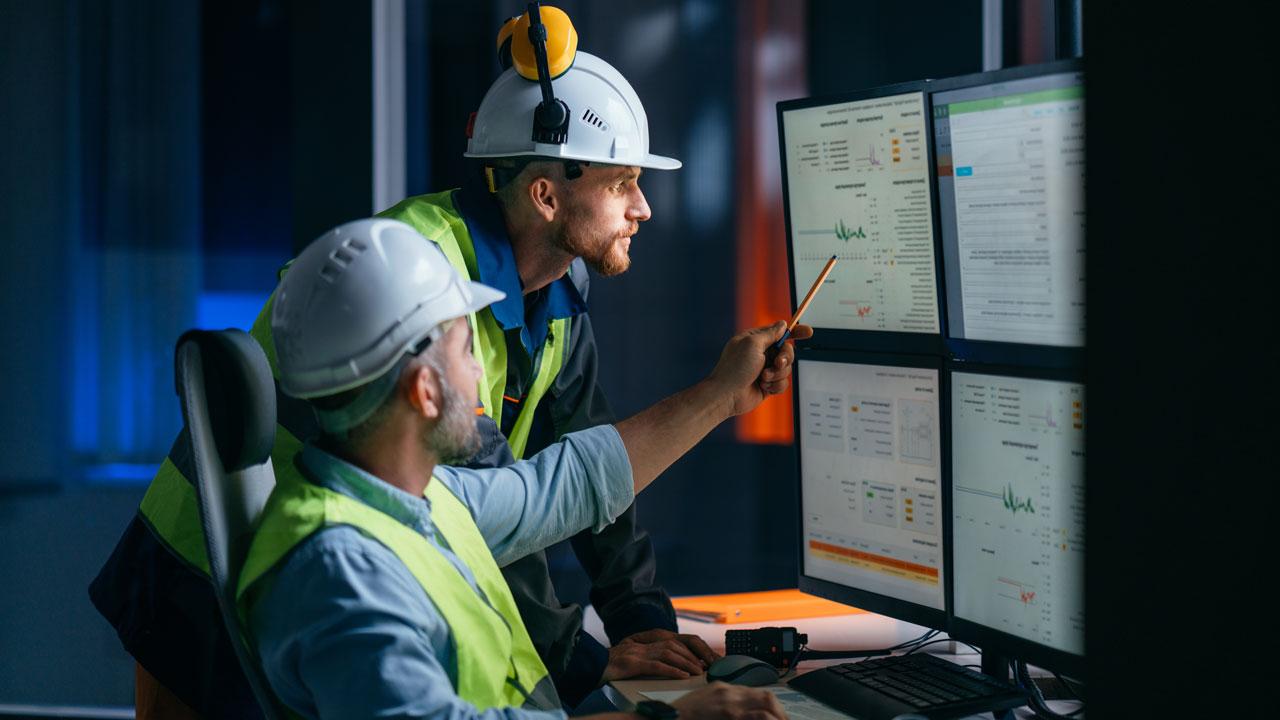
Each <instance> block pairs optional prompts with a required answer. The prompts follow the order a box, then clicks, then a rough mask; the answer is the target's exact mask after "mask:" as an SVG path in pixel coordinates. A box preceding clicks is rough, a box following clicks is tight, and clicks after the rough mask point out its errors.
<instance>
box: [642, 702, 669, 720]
mask: <svg viewBox="0 0 1280 720" xmlns="http://www.w3.org/2000/svg"><path fill="white" fill-rule="evenodd" d="M636 712H637V713H639V714H640V716H641V717H643V718H645V720H676V718H678V717H680V711H679V710H677V709H675V708H673V707H671V706H670V705H668V704H666V703H664V702H662V701H660V700H641V701H640V702H638V703H636Z"/></svg>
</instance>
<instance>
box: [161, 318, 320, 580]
mask: <svg viewBox="0 0 1280 720" xmlns="http://www.w3.org/2000/svg"><path fill="white" fill-rule="evenodd" d="M274 301H275V293H272V295H271V297H270V298H269V299H268V300H267V304H266V305H265V306H264V307H263V308H262V312H260V313H258V317H257V319H256V320H254V322H253V328H252V329H251V330H250V331H249V334H250V335H251V336H252V337H253V339H254V340H257V341H258V344H259V345H261V346H262V350H263V352H264V353H265V354H266V356H267V362H269V363H270V364H271V375H272V376H273V377H275V376H278V374H279V373H278V371H277V370H276V346H275V343H274V342H273V341H272V339H271V306H272V304H273V303H274ZM183 432H186V430H185V429H183ZM301 450H302V443H301V441H299V440H298V438H297V437H295V436H294V434H293V433H291V432H289V431H288V430H287V429H285V427H284V426H283V425H279V424H277V425H276V442H275V445H274V446H273V447H272V448H271V466H272V467H273V468H275V469H276V472H277V474H278V473H279V472H280V468H291V467H293V456H294V455H297V454H298V452H300V451H301ZM138 512H139V513H140V514H141V515H142V518H143V520H144V521H145V522H146V524H147V525H148V526H149V527H150V528H151V530H152V533H153V534H154V535H155V536H156V538H157V539H158V540H159V541H160V542H161V543H162V544H163V545H165V546H166V547H168V548H169V550H170V551H172V552H173V554H174V555H177V556H178V557H179V558H180V559H182V561H183V562H185V563H186V564H187V565H188V566H190V567H191V568H192V569H193V570H195V571H197V572H199V573H200V574H202V575H204V576H205V577H208V576H209V556H208V554H207V552H206V551H205V547H204V526H203V525H201V524H200V506H199V505H197V501H196V489H195V485H194V484H193V480H192V479H189V478H187V477H186V476H184V475H183V474H182V471H181V470H179V469H178V466H177V465H174V464H173V461H172V460H170V459H169V458H165V460H164V463H162V464H161V465H160V472H158V473H156V476H155V478H154V479H153V480H152V481H151V485H150V486H149V487H148V488H147V494H146V495H144V496H143V497H142V503H141V504H140V505H139V506H138Z"/></svg>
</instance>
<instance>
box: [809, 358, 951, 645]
mask: <svg viewBox="0 0 1280 720" xmlns="http://www.w3.org/2000/svg"><path fill="white" fill-rule="evenodd" d="M796 377H797V380H796V382H797V387H798V396H797V402H798V408H799V424H800V437H799V444H800V498H801V513H802V516H801V534H802V548H803V549H802V553H803V565H802V574H803V575H805V576H808V577H811V578H817V579H819V580H825V581H827V582H831V583H835V584H837V585H840V586H844V587H847V588H853V589H856V590H858V591H861V592H864V593H873V594H876V595H880V596H884V597H887V598H889V599H892V600H896V601H905V602H908V603H912V604H915V605H918V606H922V607H925V608H931V609H935V610H938V611H941V610H943V609H944V608H945V603H944V599H945V592H944V580H945V577H944V574H943V572H944V566H943V550H944V548H943V544H942V538H943V508H942V488H941V478H942V473H941V470H940V467H941V443H940V440H939V417H940V412H939V390H938V378H939V371H938V370H937V369H936V368H915V367H896V366H889V365H866V364H853V363H846V362H826V361H819V360H809V359H802V360H799V361H798V362H797V366H796ZM836 599H844V598H836ZM851 601H852V602H860V600H858V599H857V598H854V599H853V600H851ZM861 606H862V607H867V608H868V609H873V610H877V611H879V612H887V613H888V614H891V615H892V614H896V613H893V612H892V611H891V610H886V609H884V608H883V607H878V606H870V605H861ZM913 621H915V620H913Z"/></svg>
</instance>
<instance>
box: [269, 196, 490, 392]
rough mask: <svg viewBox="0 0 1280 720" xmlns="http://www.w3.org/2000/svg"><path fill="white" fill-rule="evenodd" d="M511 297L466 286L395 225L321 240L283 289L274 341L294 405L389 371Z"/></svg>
mask: <svg viewBox="0 0 1280 720" xmlns="http://www.w3.org/2000/svg"><path fill="white" fill-rule="evenodd" d="M505 296H506V295H505V294H504V293H502V292H501V291H499V290H495V289H494V288H491V287H489V286H487V285H481V284H480V283H477V282H471V281H470V280H468V279H466V278H464V277H461V276H460V275H459V274H458V272H457V271H456V270H454V268H453V266H452V265H450V264H449V261H448V260H446V259H445V256H444V253H443V252H442V251H441V250H440V248H439V247H437V246H436V244H435V243H433V242H430V241H429V240H427V239H426V238H424V237H423V236H422V235H420V234H419V233H418V232H417V231H416V230H414V229H413V228H412V227H410V226H409V225H406V224H405V223H402V222H400V221H398V220H384V219H368V220H356V221H355V222H349V223H347V224H345V225H340V226H338V227H336V228H334V229H333V230H330V231H329V232H327V233H325V234H324V235H322V236H320V238H319V239H317V240H316V241H315V242H313V243H311V244H310V245H308V246H307V248H306V249H305V250H303V251H302V254H300V255H298V257H297V259H296V260H294V261H293V263H292V265H290V267H289V271H288V272H287V273H285V276H284V279H283V280H281V281H280V287H279V288H278V289H277V290H276V295H275V302H274V306H273V308H272V310H271V332H272V336H273V339H274V341H275V347H276V357H277V360H278V362H279V368H280V386H281V388H282V389H283V390H284V392H285V393H286V394H288V395H291V396H293V397H298V398H314V397H322V396H325V395H333V394H335V393H340V392H343V391H344V390H350V389H352V388H355V387H359V386H360V385H364V384H365V383H368V382H370V381H372V380H374V379H375V378H378V377H379V376H381V375H383V374H384V373H386V372H387V371H388V370H391V369H392V368H393V367H395V366H396V364H397V363H398V362H399V360H400V359H401V358H402V356H403V355H404V354H405V352H407V351H409V350H411V349H413V348H414V347H415V346H416V345H418V344H419V343H420V342H422V340H424V339H426V338H427V337H431V336H433V334H434V333H438V332H439V330H438V328H439V326H440V324H441V323H443V322H445V321H448V320H452V319H454V318H459V317H462V316H464V315H467V314H469V313H473V312H475V311H477V310H479V309H481V308H483V307H485V306H487V305H489V304H490V303H493V302H497V301H498V300H501V299H502V298H503V297H505Z"/></svg>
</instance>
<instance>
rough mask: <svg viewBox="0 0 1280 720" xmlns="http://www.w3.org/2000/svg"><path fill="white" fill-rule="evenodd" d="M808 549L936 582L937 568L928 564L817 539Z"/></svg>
mask: <svg viewBox="0 0 1280 720" xmlns="http://www.w3.org/2000/svg"><path fill="white" fill-rule="evenodd" d="M809 549H810V550H812V551H814V552H815V553H820V554H822V555H826V556H827V557H828V558H830V559H833V560H845V561H849V562H853V563H855V564H860V565H870V566H872V568H873V569H877V570H881V571H885V572H889V573H891V574H893V575H905V576H912V577H914V578H916V579H918V580H924V581H926V582H932V583H937V582H938V568H934V567H929V566H928V565H921V564H919V563H913V562H907V561H906V560H898V559H897V558H891V557H885V556H884V555H875V554H873V553H869V552H863V551H861V550H854V549H852V548H847V547H841V546H839V545H831V544H829V543H824V542H819V541H817V540H810V541H809Z"/></svg>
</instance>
